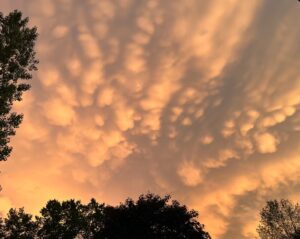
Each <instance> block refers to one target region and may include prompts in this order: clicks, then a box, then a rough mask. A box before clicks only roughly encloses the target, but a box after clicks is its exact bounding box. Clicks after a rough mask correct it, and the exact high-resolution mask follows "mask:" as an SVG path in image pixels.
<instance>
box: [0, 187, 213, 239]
mask: <svg viewBox="0 0 300 239" xmlns="http://www.w3.org/2000/svg"><path fill="white" fill-rule="evenodd" d="M197 216H198V213H197V212H196V211H194V210H191V211H189V210H188V209H187V207H186V206H184V205H180V204H179V202H177V201H172V202H170V196H165V197H163V198H161V197H160V196H158V195H154V194H150V193H149V194H146V195H141V196H140V197H139V199H138V200H137V201H134V200H132V199H127V200H126V201H125V203H124V204H120V205H119V206H115V207H113V206H105V205H104V204H99V203H97V202H96V200H95V199H92V200H91V201H90V202H89V203H88V204H86V205H84V204H82V203H81V202H80V201H75V200H68V201H64V202H62V203H61V202H59V201H57V200H50V201H49V202H48V203H47V204H46V206H45V207H44V208H43V209H42V210H41V216H40V217H36V220H32V216H31V215H29V214H26V213H25V212H24V210H23V209H19V211H17V210H15V209H11V210H10V212H9V214H8V218H6V219H4V220H3V219H2V222H1V230H0V237H1V238H5V239H13V238H21V239H23V238H24V239H25V238H26V239H33V238H43V239H54V238H55V239H73V238H76V239H79V238H82V239H94V238H95V239H127V238H128V239H137V238H139V239H141V238H143V239H150V238H151V239H210V236H209V234H208V233H207V232H205V231H204V226H203V225H202V224H200V223H199V222H198V221H197V220H196V219H197Z"/></svg>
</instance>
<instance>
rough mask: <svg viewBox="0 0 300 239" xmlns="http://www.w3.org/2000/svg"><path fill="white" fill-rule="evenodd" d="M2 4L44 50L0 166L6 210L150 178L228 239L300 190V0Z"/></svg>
mask: <svg viewBox="0 0 300 239" xmlns="http://www.w3.org/2000/svg"><path fill="white" fill-rule="evenodd" d="M0 5H1V9H3V11H4V12H5V13H7V12H9V11H10V10H12V9H15V8H18V9H20V10H22V11H23V12H24V14H25V15H26V16H29V17H30V20H31V22H32V24H36V25H37V27H38V30H39V41H38V44H37V52H38V57H39V59H40V65H39V71H38V72H37V74H35V76H34V79H33V81H32V89H31V91H30V92H29V93H27V94H25V95H24V100H23V101H22V102H20V103H18V104H17V105H16V106H15V109H16V110H17V111H18V112H22V113H24V115H25V118H24V122H23V123H22V125H21V127H20V129H18V130H17V135H16V136H15V137H14V138H13V140H12V144H13V146H14V151H13V154H12V157H11V158H10V160H9V161H7V162H5V163H3V164H2V168H1V172H2V173H1V175H0V177H1V179H0V180H1V185H2V187H3V191H2V195H1V198H0V205H1V206H2V208H3V212H4V211H5V210H7V209H8V208H9V207H21V206H25V209H28V210H29V211H31V212H33V213H37V212H38V210H39V209H40V207H41V206H42V205H44V204H45V202H46V201H47V200H49V199H51V198H58V199H61V200H62V199H67V198H79V199H82V200H88V199H89V198H91V197H95V198H97V199H98V200H99V201H104V202H108V203H112V204H115V203H119V202H120V201H122V200H124V199H125V198H126V197H128V196H131V197H136V196H138V195H139V194H140V193H143V192H146V191H148V190H150V191H154V192H157V193H161V194H166V193H171V194H172V195H173V196H174V198H176V199H178V200H179V201H180V202H183V203H186V204H187V205H188V206H189V207H191V208H195V209H198V210H199V211H200V221H201V223H204V224H205V225H206V228H207V230H208V231H209V232H211V235H212V236H213V237H214V238H221V239H229V238H253V235H254V234H255V225H257V220H258V218H257V215H258V213H259V209H260V208H261V207H262V206H263V205H264V202H265V201H266V200H267V199H269V198H280V197H289V196H290V197H292V198H293V199H294V200H296V201H297V200H299V193H297V192H299V183H298V182H299V178H298V175H299V172H300V165H299V163H298V162H299V159H298V156H297V155H298V154H299V152H298V149H297V148H298V145H299V142H300V137H299V129H300V117H299V103H300V98H299V87H300V78H299V67H298V65H299V62H300V59H299V56H298V54H296V53H297V52H299V50H300V49H299V38H300V31H299V27H298V26H297V23H298V22H299V21H298V18H299V17H298V15H299V14H298V13H299V12H298V11H299V8H298V5H297V3H295V2H293V1H280V0H275V1H272V2H270V1H267V0H265V1H258V0H257V1H247V2H246V1H245V2H243V3H241V2H240V1H237V0H231V1H229V0H228V1H221V0H219V1H204V0H201V1H199V0H197V1H196V0H185V1H156V0H151V1H146V0H142V1H141V0H139V1H138V0H113V1H106V0H105V1H81V2H80V3H79V2H77V3H74V2H72V1H69V0H58V1H45V3H44V2H43V4H41V3H40V2H39V1H35V0H28V1H26V2H25V1H22V0H13V1H8V0H3V1H1V4H0ZM284 185H289V187H287V186H286V187H285V186H284ZM288 188H290V189H288Z"/></svg>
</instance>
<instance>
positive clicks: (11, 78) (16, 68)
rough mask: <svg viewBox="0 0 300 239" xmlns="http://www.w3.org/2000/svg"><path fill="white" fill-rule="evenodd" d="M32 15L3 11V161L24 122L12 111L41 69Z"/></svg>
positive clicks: (0, 153) (0, 52)
mask: <svg viewBox="0 0 300 239" xmlns="http://www.w3.org/2000/svg"><path fill="white" fill-rule="evenodd" d="M28 21H29V20H28V18H22V13H21V12H19V11H17V10H15V11H13V12H11V13H9V14H8V15H7V16H3V14H2V13H1V12H0V130H1V131H0V161H2V160H6V159H7V158H8V156H9V155H10V153H11V150H12V147H11V146H9V142H10V137H11V136H13V135H15V129H16V128H17V127H19V125H20V123H21V121H22V118H23V116H22V114H17V113H15V112H12V106H13V103H14V102H15V101H21V100H22V94H23V92H25V91H27V90H29V88H30V85H29V84H28V83H25V82H26V81H28V80H30V79H31V78H32V75H31V72H32V71H34V70H37V68H36V65H37V63H38V61H37V60H36V58H35V55H36V53H35V51H34V46H35V41H36V39H37V29H36V27H33V28H30V27H28Z"/></svg>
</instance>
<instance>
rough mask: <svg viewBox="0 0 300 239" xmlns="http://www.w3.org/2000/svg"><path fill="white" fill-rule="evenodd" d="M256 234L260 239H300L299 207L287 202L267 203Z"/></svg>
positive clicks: (261, 214)
mask: <svg viewBox="0 0 300 239" xmlns="http://www.w3.org/2000/svg"><path fill="white" fill-rule="evenodd" d="M260 216H261V220H260V224H259V226H258V228H257V232H258V234H259V236H260V238H262V239H300V207H299V204H298V203H297V204H295V205H294V204H293V203H291V202H290V201H289V200H286V199H282V200H280V201H277V200H271V201H267V205H266V206H265V207H264V208H263V209H262V210H261V212H260Z"/></svg>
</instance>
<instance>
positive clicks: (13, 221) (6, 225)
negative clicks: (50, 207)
mask: <svg viewBox="0 0 300 239" xmlns="http://www.w3.org/2000/svg"><path fill="white" fill-rule="evenodd" d="M37 229H38V224H37V223H36V222H34V221H32V216H31V215H30V214H27V213H25V212H24V209H23V208H20V209H18V210H16V209H10V210H9V212H8V214H7V218H6V219H4V220H1V227H0V237H1V238H3V239H34V238H36V237H35V235H36V232H37Z"/></svg>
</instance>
